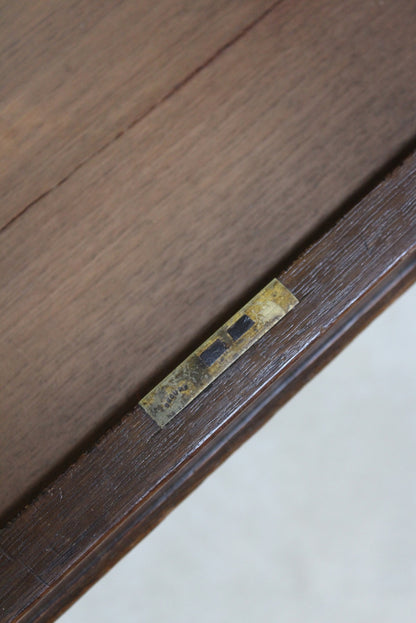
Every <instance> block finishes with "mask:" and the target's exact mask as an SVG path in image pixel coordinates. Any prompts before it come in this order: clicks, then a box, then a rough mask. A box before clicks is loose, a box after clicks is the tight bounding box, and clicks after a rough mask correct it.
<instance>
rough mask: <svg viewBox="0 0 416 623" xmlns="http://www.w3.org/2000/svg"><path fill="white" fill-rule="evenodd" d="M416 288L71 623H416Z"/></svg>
mask: <svg viewBox="0 0 416 623" xmlns="http://www.w3.org/2000/svg"><path fill="white" fill-rule="evenodd" d="M415 309H416V287H413V288H412V289H411V290H410V291H408V292H407V293H406V294H405V295H404V296H403V297H401V298H400V299H399V301H397V302H396V303H395V304H394V305H393V306H392V307H390V308H389V309H388V310H387V311H386V312H384V314H383V315H382V316H380V317H379V318H378V319H377V320H376V321H375V322H374V323H373V324H372V325H371V326H370V327H369V328H368V329H366V331H364V333H362V334H361V335H360V336H359V337H358V338H357V339H356V340H355V341H354V342H353V343H352V344H351V345H350V346H349V347H348V348H347V349H346V350H345V351H343V353H342V354H341V355H340V356H339V357H338V358H337V359H336V360H335V361H334V362H333V363H331V364H330V365H329V366H328V367H327V368H326V369H325V370H324V371H323V372H322V373H321V374H320V375H319V376H318V377H316V378H315V379H314V380H313V381H312V382H311V383H309V385H308V386H307V387H305V388H304V389H303V390H302V391H301V392H300V393H299V394H298V395H297V396H296V397H295V398H294V399H293V400H292V401H291V402H290V403H289V404H288V405H286V406H285V407H284V408H283V409H281V410H280V411H279V413H278V414H277V415H276V416H275V417H274V418H273V419H272V421H271V422H270V423H269V424H267V425H266V426H265V427H264V428H263V429H262V430H261V431H260V432H259V433H258V434H257V435H256V436H255V437H254V438H252V439H251V440H250V441H249V442H247V443H246V444H245V445H244V446H243V447H242V448H241V449H240V450H239V451H238V452H236V453H235V454H234V455H233V456H232V457H231V458H230V459H229V460H228V461H227V462H226V463H225V464H224V465H223V466H222V467H221V468H220V469H218V470H217V471H216V472H215V473H214V474H213V475H212V476H210V477H209V478H208V480H206V481H205V482H204V483H203V484H202V485H201V486H200V487H199V489H198V490H197V491H196V492H195V493H193V494H192V495H191V496H190V497H188V498H187V500H186V501H185V502H184V503H183V504H182V505H181V506H180V507H179V508H178V509H176V510H175V511H174V512H173V513H172V514H171V515H170V516H169V517H168V518H167V519H166V520H165V521H164V522H163V523H162V524H161V525H160V526H159V527H158V528H156V530H154V531H153V532H152V533H151V534H150V536H148V537H147V538H146V539H145V540H144V541H142V542H141V543H140V544H139V545H138V546H137V547H136V548H135V549H134V550H133V551H132V552H131V553H130V554H129V555H128V556H126V557H125V558H124V559H123V560H122V561H121V562H120V563H119V564H118V565H117V566H116V567H115V568H114V569H113V570H112V571H111V572H110V573H108V574H107V575H106V576H105V578H103V579H102V580H101V581H100V582H99V583H98V584H96V585H95V586H94V587H93V588H92V589H91V590H90V591H89V592H88V593H87V594H86V595H85V596H84V597H82V598H81V599H80V600H79V601H78V602H77V603H76V604H75V605H74V606H73V607H72V608H71V609H70V610H69V611H68V612H67V613H66V614H64V615H63V617H62V618H61V619H60V621H61V623H84V622H85V623H87V622H88V623H91V622H92V621H100V623H106V622H113V621H117V622H118V621H123V622H124V623H130V622H131V623H133V622H134V623H136V622H139V621H140V622H143V623H161V622H162V621H166V622H169V623H179V622H180V623H188V622H189V623H191V622H194V621H198V622H199V623H208V622H209V623H212V622H214V623H230V622H231V623H232V622H236V623H237V622H238V623H245V622H251V621H255V622H256V623H259V622H270V621H273V622H274V621H279V622H281V623H304V622H305V621H308V622H311V621H313V622H315V621H316V622H324V623H334V622H335V623H337V622H342V623H344V622H345V623H361V622H364V621H365V622H368V621H377V622H378V623H384V622H386V623H387V622H389V623H390V622H394V623H396V622H400V623H410V622H411V623H413V622H414V621H416V530H415V528H416V477H415V469H416V418H415V410H416V409H415V405H416V389H415V382H416V379H415V370H416V354H415V347H416V339H415V338H416V327H415V321H414V318H415Z"/></svg>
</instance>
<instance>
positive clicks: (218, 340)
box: [139, 279, 298, 427]
mask: <svg viewBox="0 0 416 623" xmlns="http://www.w3.org/2000/svg"><path fill="white" fill-rule="evenodd" d="M297 303H298V300H297V298H296V297H295V296H294V295H293V294H292V293H291V292H290V291H289V290H288V289H287V288H285V286H284V285H283V284H281V283H280V281H278V280H277V279H273V281H271V282H270V283H269V284H268V285H267V286H266V287H265V288H263V290H261V291H260V292H259V293H258V294H256V296H255V297H254V298H252V299H251V301H250V302H249V303H247V304H246V305H245V306H244V307H243V308H242V309H240V311H239V312H237V313H236V314H234V316H233V317H232V318H230V320H228V321H227V322H226V323H225V324H224V325H223V326H222V327H221V328H220V329H218V331H216V332H215V333H214V334H213V335H211V337H209V338H208V339H207V340H206V341H205V342H204V343H203V344H202V345H201V346H199V347H198V348H197V349H196V350H195V351H194V352H193V353H192V355H190V356H189V357H188V358H187V359H185V361H183V362H182V363H181V364H180V365H179V366H178V367H177V368H175V370H173V372H171V373H170V374H169V375H168V376H167V377H165V378H164V379H163V381H161V382H160V383H159V385H156V387H155V388H153V389H152V390H151V391H150V392H149V393H148V394H147V395H146V396H145V397H144V398H142V400H141V401H140V403H139V404H140V406H141V407H143V409H144V410H145V411H146V413H148V415H150V417H151V418H152V419H153V420H154V421H155V422H156V423H157V424H158V425H159V426H160V427H163V426H165V424H167V423H168V422H169V421H170V420H171V419H172V418H174V417H175V415H177V414H178V413H179V412H180V411H182V409H183V408H184V407H186V406H187V405H188V404H189V403H190V402H192V400H194V398H196V397H197V396H198V395H199V394H200V393H201V392H202V391H203V390H204V389H205V388H206V387H208V385H210V384H211V383H212V382H213V381H214V380H215V379H216V378H217V377H219V376H220V374H222V373H223V372H224V371H225V370H226V369H227V368H228V367H229V366H230V365H231V364H232V363H234V361H236V360H237V359H238V358H239V357H241V355H242V354H243V353H245V352H246V350H247V349H248V348H250V346H252V345H253V344H254V343H255V342H257V340H258V339H259V338H261V337H262V335H264V334H265V333H266V332H267V331H268V330H269V329H271V327H273V326H274V325H275V324H276V323H277V322H279V320H280V319H281V318H283V316H285V315H286V314H287V312H288V311H290V310H291V309H292V308H293V307H294V306H295V305H296V304H297Z"/></svg>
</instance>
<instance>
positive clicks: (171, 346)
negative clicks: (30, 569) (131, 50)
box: [0, 0, 416, 512]
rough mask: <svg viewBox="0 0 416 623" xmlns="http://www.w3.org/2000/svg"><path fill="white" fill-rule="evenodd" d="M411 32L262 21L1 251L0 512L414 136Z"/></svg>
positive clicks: (307, 12) (344, 20)
mask: <svg viewBox="0 0 416 623" xmlns="http://www.w3.org/2000/svg"><path fill="white" fill-rule="evenodd" d="M121 6H124V4H122V5H121ZM415 13H416V6H415V4H414V2H412V1H410V0H400V1H399V2H397V3H395V4H394V6H393V4H391V3H385V4H383V5H380V4H379V3H373V2H362V1H361V0H354V1H352V2H350V3H348V9H346V7H345V3H343V2H341V1H339V2H338V1H337V2H334V1H333V0H331V1H329V0H326V1H319V2H318V1H314V2H310V3H308V4H307V5H305V3H303V2H283V3H282V4H279V5H278V6H277V7H276V8H275V10H274V11H272V12H271V13H270V14H269V15H268V16H267V17H266V18H265V19H263V20H262V21H260V22H259V23H258V24H257V25H256V26H254V27H253V28H252V29H251V30H249V31H248V32H247V33H246V34H245V35H244V36H243V37H242V38H240V39H239V41H237V42H236V43H235V44H234V45H232V46H231V47H230V48H228V49H227V50H225V51H224V52H223V53H222V54H220V55H219V56H217V57H216V59H215V60H214V61H213V62H211V63H210V64H208V65H207V66H206V67H205V68H204V69H203V70H202V71H200V72H199V73H198V74H197V75H196V76H194V78H193V79H192V80H190V81H189V82H188V83H187V84H186V85H184V86H183V88H181V89H178V90H177V91H176V92H175V94H174V95H173V96H172V97H170V98H169V99H167V100H166V101H164V102H163V103H162V104H161V105H160V106H158V107H157V108H156V109H155V110H154V111H153V112H152V113H151V114H149V115H147V116H146V117H145V118H144V119H143V120H142V121H141V122H140V123H138V124H137V125H136V126H134V127H132V128H131V129H130V130H129V131H127V132H125V133H124V134H123V135H122V136H121V137H120V138H119V139H118V140H117V141H113V142H112V143H111V144H110V145H109V146H108V147H107V148H106V149H104V150H103V151H102V152H101V153H100V154H98V155H97V156H96V157H94V158H92V159H91V160H90V161H89V162H88V163H86V164H85V165H84V166H83V167H81V168H80V169H79V170H78V171H77V172H76V173H74V174H73V175H71V176H70V177H69V178H68V179H67V180H66V181H65V183H63V184H61V185H59V186H58V187H56V188H55V189H54V190H52V191H51V192H50V193H48V195H47V196H45V197H44V198H43V199H42V200H40V201H39V202H37V203H36V205H34V206H33V207H32V208H31V209H30V210H28V211H26V212H25V213H24V214H23V215H22V216H21V217H20V218H18V219H17V220H16V221H15V222H14V223H12V224H11V225H10V226H9V227H8V228H7V229H6V230H5V231H4V232H3V234H2V235H1V236H0V301H1V314H0V375H1V379H2V391H1V394H0V411H1V413H2V418H1V419H0V471H1V473H2V474H6V475H7V476H6V477H3V478H2V488H1V495H0V509H1V510H2V511H4V512H6V511H7V509H10V508H11V507H13V506H14V505H16V504H20V503H21V500H22V496H26V495H31V493H32V488H33V487H36V486H38V483H39V481H42V480H43V481H44V479H45V478H49V477H50V475H49V470H51V469H53V468H54V467H55V466H57V465H59V464H60V462H61V461H63V460H64V461H65V460H68V457H73V456H74V455H76V453H77V452H79V450H78V449H79V447H82V446H83V444H85V443H86V442H87V440H88V439H89V437H90V436H94V435H96V434H97V430H101V428H102V427H105V426H107V425H108V422H109V421H110V419H111V418H114V417H117V416H118V415H119V414H120V413H121V412H123V411H124V410H125V409H126V404H127V405H131V404H132V402H133V401H136V400H137V398H138V397H139V396H141V395H143V394H144V393H145V390H147V389H149V388H150V386H151V385H153V384H154V382H155V379H157V378H158V377H160V375H161V374H162V373H163V372H164V371H165V370H166V369H167V368H169V366H170V365H171V363H173V362H174V361H177V360H178V358H180V357H181V356H183V354H184V352H186V351H187V349H189V348H190V347H191V345H192V344H194V343H195V341H198V340H200V338H201V336H203V335H204V334H206V332H207V331H209V330H210V328H211V327H212V325H213V324H215V322H216V320H217V319H219V318H220V317H223V315H224V313H225V312H226V311H227V310H229V309H231V308H233V305H235V303H236V302H237V301H242V300H243V299H244V297H245V296H246V294H247V292H248V291H249V290H250V288H251V287H252V286H253V284H255V283H257V282H259V281H261V280H262V279H263V277H264V275H265V274H266V273H268V272H270V271H271V270H272V268H273V267H274V266H276V265H277V264H278V263H279V262H280V261H281V259H282V258H283V257H284V256H285V255H286V254H287V253H288V252H290V251H291V250H292V249H293V247H294V246H296V245H298V244H299V241H301V240H302V239H303V238H304V236H306V235H307V234H308V233H310V231H311V230H312V229H313V228H314V227H316V226H317V225H319V223H321V222H322V220H323V219H324V218H325V217H327V216H328V215H329V214H331V213H332V212H333V210H334V209H335V208H336V207H337V206H338V205H339V204H340V203H341V202H342V201H344V199H345V197H346V196H348V195H349V194H350V193H351V192H352V191H353V190H355V189H356V188H357V187H358V186H359V185H360V184H362V183H363V182H364V181H365V180H366V179H367V178H368V176H369V175H370V174H371V173H372V172H374V171H375V170H376V169H377V168H378V167H379V166H381V165H382V164H383V163H384V162H385V161H386V160H387V159H388V158H390V157H391V156H392V154H394V153H395V152H396V150H397V149H399V148H400V147H401V146H402V144H403V143H404V142H405V141H407V140H408V139H409V137H411V136H412V135H413V134H414V133H415V131H416V112H415V111H416V83H415V81H414V79H413V78H414V37H415V33H416V20H415ZM103 45H104V44H103ZM71 453H72V454H71Z"/></svg>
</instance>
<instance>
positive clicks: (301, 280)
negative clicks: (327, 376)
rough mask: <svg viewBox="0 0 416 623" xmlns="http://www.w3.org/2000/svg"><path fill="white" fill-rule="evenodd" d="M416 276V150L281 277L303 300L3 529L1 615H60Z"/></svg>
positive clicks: (121, 430)
mask: <svg viewBox="0 0 416 623" xmlns="http://www.w3.org/2000/svg"><path fill="white" fill-rule="evenodd" d="M415 273H416V154H412V156H410V157H409V158H408V159H407V160H406V161H405V163H404V164H403V165H402V166H401V167H400V168H399V169H398V170H396V171H395V172H394V174H393V175H391V176H389V177H388V178H387V179H386V180H385V181H383V182H382V183H381V184H379V185H378V186H377V188H376V189H375V190H374V191H372V192H371V193H370V194H369V195H368V196H366V197H365V198H364V199H363V200H362V201H360V202H359V203H358V204H357V205H356V206H354V207H353V208H352V209H351V210H350V211H348V212H347V214H345V215H344V216H343V217H342V218H341V219H340V220H339V221H338V222H337V223H336V224H335V225H334V226H333V227H332V228H331V229H330V230H329V231H328V232H327V233H325V234H324V235H323V236H322V237H321V238H320V239H319V240H318V241H316V242H315V243H314V244H312V245H311V246H310V247H309V248H308V249H307V250H306V251H305V252H304V253H302V254H301V255H300V256H299V257H298V258H297V259H296V260H295V261H294V262H293V263H292V264H291V265H290V266H289V267H288V268H287V269H286V270H284V271H283V272H282V273H281V274H280V275H278V276H279V278H280V279H281V281H282V282H283V283H284V284H285V285H286V286H287V287H288V288H289V289H290V290H291V291H293V293H294V294H295V295H296V296H297V297H298V299H299V304H298V305H297V307H296V308H295V309H294V310H292V311H291V313H290V314H288V315H287V316H286V317H285V318H283V319H282V320H281V321H280V323H278V324H277V325H276V326H275V327H274V328H273V329H271V330H270V332H269V333H268V334H267V335H266V336H264V338H262V339H261V340H260V341H259V342H258V343H257V344H256V345H255V346H253V347H252V348H251V349H250V350H249V351H247V353H245V355H243V356H242V357H241V359H240V360H238V361H237V362H236V363H235V364H233V365H232V366H231V367H230V368H229V369H228V370H227V371H226V372H225V373H224V374H223V375H222V376H221V377H220V378H218V379H217V380H216V381H215V382H214V383H213V385H212V386H211V387H210V388H209V389H207V390H206V391H205V392H204V393H203V394H201V396H199V398H197V399H196V400H195V401H194V402H193V403H191V404H190V405H189V406H188V407H186V408H185V409H184V410H183V411H182V412H181V413H180V414H179V415H178V416H177V417H176V418H175V419H174V420H173V421H172V422H171V423H170V424H169V425H167V426H166V428H164V429H163V430H160V429H159V428H158V427H157V425H156V424H155V423H154V422H153V421H152V420H151V419H150V418H149V417H148V416H147V415H146V414H145V413H144V412H143V410H142V409H140V408H139V407H138V408H136V409H135V410H133V412H132V413H130V414H128V415H126V416H125V417H124V418H123V419H122V421H121V422H120V423H119V424H118V425H116V426H115V427H114V428H113V429H111V430H110V431H108V432H107V433H106V434H105V435H104V436H103V437H102V438H101V439H100V440H99V441H98V442H97V443H96V444H95V445H94V446H93V447H92V448H91V450H90V451H89V452H88V453H84V454H83V455H82V456H81V457H80V458H79V459H78V460H77V461H76V462H75V463H74V464H73V465H72V466H71V467H70V468H69V469H68V470H66V471H65V472H64V473H63V474H61V475H60V476H59V477H58V478H57V479H56V481H55V482H54V483H53V484H52V485H51V486H50V487H49V488H48V489H47V490H46V491H44V492H43V494H42V495H40V496H39V497H38V498H37V499H36V500H35V501H34V503H32V504H31V505H29V506H28V507H27V508H26V509H25V510H24V511H23V512H22V513H21V514H20V516H19V517H17V518H16V519H15V520H14V521H12V522H11V523H10V524H9V525H8V526H7V527H6V528H4V529H3V530H2V532H1V534H0V546H1V548H2V550H3V551H4V552H6V554H7V558H6V557H4V558H3V559H2V562H1V566H0V587H1V588H0V591H1V592H0V603H1V608H2V609H3V611H2V615H1V617H0V620H1V621H4V622H6V621H7V622H10V621H14V620H18V621H25V622H28V621H47V620H50V619H51V617H54V616H56V615H57V614H58V613H59V612H60V611H61V610H62V609H63V608H64V607H65V606H67V605H68V604H69V602H70V601H71V600H72V599H74V598H75V597H76V596H77V595H79V594H80V593H81V592H82V591H83V590H85V588H86V587H87V586H88V585H89V584H91V583H92V582H93V581H95V580H96V579H97V578H98V577H99V576H100V575H101V574H102V573H103V572H104V571H105V570H106V569H107V568H108V567H109V566H111V565H112V564H114V562H115V561H116V560H117V559H118V558H119V557H120V556H121V555H122V554H123V553H125V552H126V551H127V550H128V549H129V548H131V547H132V546H133V545H134V544H135V543H136V542H137V541H139V540H140V539H141V538H142V537H143V536H144V535H145V534H146V533H147V532H148V531H149V530H150V529H151V528H152V527H153V526H154V525H155V523H157V522H158V521H160V519H161V518H163V516H164V515H165V514H166V513H167V512H168V511H169V510H170V509H171V508H172V507H173V506H174V505H175V504H176V503H178V501H179V500H180V499H182V497H183V496H184V495H185V494H186V493H187V492H188V491H189V490H190V489H191V488H192V487H194V486H196V484H197V483H198V482H200V481H201V479H202V478H203V477H204V476H205V475H206V474H207V473H208V472H209V471H210V470H212V469H213V468H214V467H215V465H216V464H217V463H218V462H219V461H221V460H223V459H224V458H225V456H226V455H227V454H228V453H229V452H231V450H232V449H233V448H234V447H235V446H236V445H238V444H239V443H241V442H242V441H243V440H244V439H245V438H246V437H247V436H248V435H249V434H251V433H252V432H253V431H254V430H256V429H257V428H258V427H259V426H260V425H261V424H262V423H263V422H264V421H265V420H266V419H267V418H268V417H269V416H270V415H271V413H272V409H275V408H276V407H278V406H281V404H283V403H284V402H285V401H286V400H287V399H288V398H289V397H290V396H291V395H292V394H293V393H294V392H295V391H297V390H298V389H299V388H300V387H301V386H302V385H303V384H304V383H305V382H306V381H307V380H308V379H309V378H311V377H312V376H313V375H314V374H316V372H317V371H318V370H319V369H320V368H321V367H322V366H323V365H324V364H325V363H326V362H327V361H329V360H330V359H331V358H332V357H333V356H334V355H335V354H336V353H337V352H339V350H340V348H341V347H343V346H344V345H345V343H346V342H347V341H348V340H349V339H351V337H352V336H353V335H354V334H355V333H356V332H357V331H358V330H359V329H361V328H362V327H363V326H364V325H365V324H366V323H367V322H369V320H370V319H371V318H372V317H373V316H374V315H375V314H376V313H377V312H379V311H380V309H381V308H382V307H383V306H384V305H385V304H386V303H387V302H388V301H389V300H391V299H392V298H393V297H394V296H396V295H397V294H398V293H399V292H400V291H401V290H402V289H403V288H404V287H406V286H407V285H408V284H409V283H410V282H411V281H412V280H414V278H415ZM48 526H53V529H49V528H48ZM22 564H23V566H22ZM24 567H26V568H29V569H30V570H31V572H30V573H29V572H25V569H24ZM45 585H49V588H48V587H46V586H45Z"/></svg>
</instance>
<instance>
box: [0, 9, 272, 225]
mask: <svg viewBox="0 0 416 623" xmlns="http://www.w3.org/2000/svg"><path fill="white" fill-rule="evenodd" d="M281 2H282V0H276V1H275V2H274V3H273V4H272V5H271V6H270V7H268V8H267V9H265V10H264V11H263V12H261V13H260V14H259V15H258V16H257V17H256V18H255V19H253V20H252V21H251V22H249V23H248V24H247V25H246V26H245V27H244V28H242V29H241V30H240V31H239V32H237V34H235V35H234V36H233V37H232V38H231V39H229V40H228V41H226V42H225V43H224V44H223V45H221V46H220V47H219V48H218V49H217V50H215V51H214V52H213V53H212V54H211V55H210V56H209V57H208V58H206V59H205V60H204V61H203V62H202V63H200V64H199V65H197V66H196V67H195V68H194V69H193V70H192V71H191V72H189V73H188V74H187V75H185V76H184V77H183V78H182V79H181V80H179V81H178V82H177V83H176V84H174V85H173V86H172V87H171V88H170V89H169V90H168V91H167V92H166V93H165V94H164V95H163V96H162V97H160V98H159V99H157V100H155V101H154V102H153V103H152V104H151V105H150V106H148V108H146V110H144V111H143V112H141V113H140V114H139V115H138V116H137V117H135V118H134V119H132V120H131V121H130V122H129V123H128V124H127V125H126V126H125V127H124V128H123V129H121V130H118V131H117V133H116V134H114V135H113V134H112V133H111V131H110V132H109V138H108V140H106V141H104V142H103V143H102V144H101V145H100V147H99V148H97V149H95V150H93V151H91V152H90V153H88V155H87V156H86V157H85V158H83V159H81V160H80V162H79V163H78V164H77V165H76V166H75V167H73V168H72V169H71V170H70V171H69V172H68V173H67V174H66V175H65V176H64V177H62V178H61V179H59V180H58V181H57V182H56V183H54V184H53V185H52V186H50V187H49V188H48V189H47V190H45V191H43V192H42V193H41V194H39V195H38V196H37V197H35V198H34V199H33V200H32V201H30V202H29V203H28V204H27V205H26V206H24V207H22V208H21V209H20V210H19V211H18V212H16V214H14V215H13V216H12V217H11V218H9V220H7V221H6V222H5V223H3V224H2V225H1V226H0V234H1V233H2V232H3V231H6V230H7V228H8V227H10V225H12V224H13V223H14V222H15V221H17V220H18V219H19V218H20V217H21V216H23V214H25V213H26V212H28V211H29V210H30V209H32V208H33V207H35V206H36V205H37V204H38V203H39V202H40V201H41V200H42V199H44V198H45V197H47V196H48V195H49V194H50V193H51V192H52V191H54V190H55V189H56V188H59V187H60V186H62V185H63V184H65V183H66V182H67V181H68V180H69V179H70V178H71V177H72V176H73V175H74V174H75V173H76V172H77V171H79V170H80V169H82V167H84V166H85V165H86V164H88V163H89V162H90V161H91V160H93V159H94V158H96V157H97V156H98V155H99V154H101V153H103V152H104V151H105V150H106V149H107V148H108V147H109V146H110V145H112V144H113V143H115V142H116V141H118V140H119V139H120V138H122V137H123V136H124V135H125V134H126V133H127V132H128V131H129V130H131V129H132V128H134V127H135V126H137V125H138V124H139V123H140V122H141V121H143V120H144V119H146V117H147V116H148V115H150V114H151V113H152V112H153V111H155V110H156V109H157V108H158V107H159V106H161V105H162V104H163V103H165V102H167V101H168V100H169V99H170V98H171V97H172V96H174V95H175V94H176V93H177V92H178V91H180V90H181V89H182V88H183V87H184V86H186V85H187V84H188V83H189V82H191V80H192V79H193V78H195V77H196V76H197V75H198V74H199V73H201V72H202V71H203V70H204V69H205V68H206V67H208V66H209V65H210V64H211V63H212V62H214V61H216V60H217V59H218V58H219V57H220V56H221V55H222V54H223V53H224V52H226V51H227V50H228V49H229V48H230V47H232V46H233V45H234V44H235V43H237V42H238V41H239V40H240V39H242V38H243V37H244V36H245V35H246V34H247V33H248V32H250V30H252V28H254V27H255V26H256V25H257V24H259V23H260V22H261V21H262V20H264V19H265V18H266V17H267V16H268V15H269V14H270V13H271V12H272V11H274V9H275V8H276V6H277V5H278V4H280V3H281Z"/></svg>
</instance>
